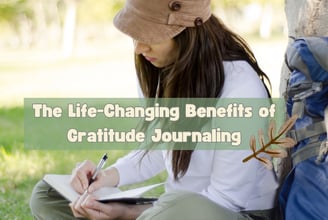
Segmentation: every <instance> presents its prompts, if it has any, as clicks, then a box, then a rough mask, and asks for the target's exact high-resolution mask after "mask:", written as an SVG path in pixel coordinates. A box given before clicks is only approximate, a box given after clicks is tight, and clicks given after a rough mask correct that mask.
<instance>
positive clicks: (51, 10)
mask: <svg viewBox="0 0 328 220" xmlns="http://www.w3.org/2000/svg"><path fill="white" fill-rule="evenodd" d="M124 2H125V0H96V1H94V0H0V33H2V34H0V36H1V35H2V39H1V40H0V47H4V46H5V47H14V48H29V47H56V48H57V47H58V46H59V44H61V48H62V51H63V54H64V55H65V56H70V55H71V54H72V50H73V46H74V43H75V42H76V37H77V36H76V33H77V32H78V33H80V32H82V33H84V34H85V33H86V32H87V31H88V30H91V29H92V26H93V27H94V26H97V25H98V26H99V25H100V26H102V28H104V26H108V25H111V23H112V18H113V16H114V14H116V12H117V11H118V10H119V9H120V8H121V7H122V6H123V4H124ZM212 5H213V8H214V11H216V12H218V13H217V14H218V15H219V17H221V18H223V19H224V20H227V21H231V20H236V22H235V24H233V23H232V25H233V26H236V27H237V31H238V28H239V29H240V30H241V31H243V29H242V28H244V27H248V25H240V24H239V22H240V20H243V19H242V18H241V17H242V16H248V15H251V16H253V17H254V15H255V14H256V13H254V10H255V11H256V12H257V15H258V16H257V17H254V18H253V19H254V20H257V22H256V24H255V23H254V26H255V28H254V29H255V31H257V32H259V33H260V34H261V36H262V37H268V36H270V34H271V29H272V19H273V13H274V12H273V8H274V7H276V6H279V7H281V8H282V6H283V0H270V1H266V0H212ZM252 7H253V8H252ZM230 18H233V19H230ZM238 18H239V19H238ZM79 31H80V32H79ZM5 36H7V38H5V40H3V38H4V37H5ZM94 36H96V34H94ZM1 42H2V43H1Z"/></svg>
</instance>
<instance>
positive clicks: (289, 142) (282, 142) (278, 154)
mask: <svg viewBox="0 0 328 220" xmlns="http://www.w3.org/2000/svg"><path fill="white" fill-rule="evenodd" d="M297 118H298V116H297V115H293V116H292V117H290V118H289V119H288V120H287V121H286V122H285V123H284V124H283V125H282V126H281V127H280V129H279V131H278V134H277V135H275V133H276V123H275V121H274V120H271V121H270V124H269V128H268V139H269V141H268V142H267V143H266V142H265V139H264V134H263V130H262V129H260V130H259V132H258V141H259V144H260V146H261V148H260V149H258V150H257V149H256V139H255V136H254V135H253V136H251V137H250V140H249V146H250V148H251V150H252V151H253V153H252V154H251V155H249V156H248V157H246V158H245V159H243V162H244V163H245V162H247V161H249V160H250V159H252V158H255V159H257V160H259V161H260V162H261V163H263V164H264V165H265V166H266V167H267V168H268V169H272V162H271V161H270V160H269V159H268V158H266V157H262V156H259V154H261V153H265V154H268V155H270V156H271V157H275V158H284V157H286V156H287V152H286V150H284V149H268V148H269V147H270V146H271V145H272V144H276V145H278V146H280V147H282V148H285V149H286V148H291V147H293V146H294V145H295V144H296V141H295V140H294V139H293V138H290V137H282V135H283V134H285V133H286V132H288V131H289V130H290V129H291V128H292V127H293V125H294V124H295V122H296V120H297Z"/></svg>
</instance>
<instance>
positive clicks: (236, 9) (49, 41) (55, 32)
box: [0, 0, 288, 220]
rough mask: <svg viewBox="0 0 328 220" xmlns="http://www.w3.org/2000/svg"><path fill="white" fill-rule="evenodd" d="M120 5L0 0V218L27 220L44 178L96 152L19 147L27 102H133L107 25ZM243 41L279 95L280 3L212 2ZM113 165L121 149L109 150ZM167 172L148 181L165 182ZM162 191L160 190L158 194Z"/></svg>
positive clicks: (122, 53)
mask: <svg viewBox="0 0 328 220" xmlns="http://www.w3.org/2000/svg"><path fill="white" fill-rule="evenodd" d="M123 4H124V1H123V0H97V1H94V0H0V216H1V217H0V218H1V219H10V220H12V219H24V220H25V219H32V216H31V215H30V211H29V206H28V201H29V197H30V194H31V191H32V188H33V186H34V184H35V183H36V182H37V181H38V180H39V179H40V178H42V176H43V175H44V174H45V173H70V172H71V170H72V168H73V167H74V166H75V164H76V163H77V162H78V161H83V160H85V159H90V160H93V161H95V162H96V161H97V160H98V158H99V157H100V156H101V155H102V152H99V151H73V152H72V151H68V150H67V151H56V150H50V151H35V150H29V149H25V148H24V111H23V103H24V98H28V97H64V98H68V97H70V98H75V97H84V98H86V97H91V98H125V97H132V98H133V97H137V96H138V94H137V86H136V77H135V73H134V66H133V65H134V64H133V52H132V51H133V44H132V40H131V39H130V38H129V37H127V36H125V35H123V34H122V33H120V32H119V31H118V30H116V29H115V28H114V27H113V25H112V19H113V16H114V14H115V13H116V12H117V11H118V10H119V8H120V7H122V5H123ZM212 6H213V12H214V14H216V15H217V16H219V17H220V18H221V19H222V20H223V21H224V22H225V23H226V24H227V25H228V26H229V27H230V28H231V29H233V30H234V31H235V32H237V33H238V34H240V35H241V36H242V37H244V38H245V39H246V40H247V41H248V43H249V45H250V47H251V48H252V49H253V51H254V53H255V56H256V57H257V59H258V62H259V65H260V67H262V69H263V70H264V71H265V72H266V73H267V74H268V76H269V78H270V80H271V82H272V86H273V87H272V90H273V96H274V97H279V82H280V73H281V67H282V64H283V60H284V51H285V48H286V45H287V43H288V36H287V25H286V18H285V14H284V1H283V0H271V1H265V0H212ZM109 153H110V157H109V158H110V159H109V163H108V164H110V163H113V162H114V161H115V160H116V159H117V158H118V157H120V156H122V155H124V154H125V153H127V152H125V151H123V150H122V151H119V150H118V151H112V152H109ZM164 178H165V173H163V174H161V175H159V176H157V177H155V178H153V179H152V180H150V181H149V182H158V181H162V180H163V179H164ZM158 193H159V192H158Z"/></svg>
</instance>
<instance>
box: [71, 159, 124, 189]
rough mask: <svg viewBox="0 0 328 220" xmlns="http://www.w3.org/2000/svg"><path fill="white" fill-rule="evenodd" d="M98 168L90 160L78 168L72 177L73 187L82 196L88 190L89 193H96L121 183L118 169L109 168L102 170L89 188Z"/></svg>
mask: <svg viewBox="0 0 328 220" xmlns="http://www.w3.org/2000/svg"><path fill="white" fill-rule="evenodd" d="M95 168H96V165H95V164H94V163H92V162H91V161H89V160H86V161H84V162H83V163H81V164H80V165H79V166H77V167H76V168H75V169H74V170H73V172H72V177H71V186H72V187H73V188H74V189H75V190H76V191H77V192H79V193H80V194H82V193H84V192H85V191H86V190H88V192H94V191H95V190H97V189H99V188H100V187H103V186H117V185H118V183H119V173H118V171H117V169H116V168H114V167H109V168H107V169H105V170H101V171H100V172H99V173H98V175H97V177H96V179H95V181H93V182H92V184H91V185H90V186H89V181H90V178H91V176H92V174H93V172H94V170H95Z"/></svg>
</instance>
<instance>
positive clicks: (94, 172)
mask: <svg viewBox="0 0 328 220" xmlns="http://www.w3.org/2000/svg"><path fill="white" fill-rule="evenodd" d="M107 158H108V157H107V153H105V154H104V156H103V157H102V158H101V159H100V161H99V163H98V165H97V167H96V169H95V170H94V171H93V174H92V177H91V179H90V182H89V185H90V184H91V183H92V182H93V181H94V180H95V179H96V177H97V175H98V173H99V171H100V170H101V169H102V168H103V167H104V165H105V163H106V160H107Z"/></svg>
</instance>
